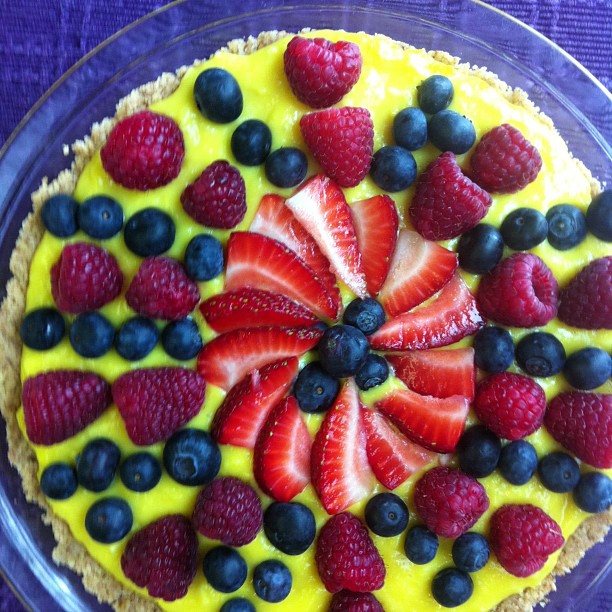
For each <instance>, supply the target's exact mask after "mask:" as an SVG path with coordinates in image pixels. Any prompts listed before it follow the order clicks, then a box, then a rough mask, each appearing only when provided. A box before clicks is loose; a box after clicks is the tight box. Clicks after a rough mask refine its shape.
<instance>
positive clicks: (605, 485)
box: [573, 472, 612, 513]
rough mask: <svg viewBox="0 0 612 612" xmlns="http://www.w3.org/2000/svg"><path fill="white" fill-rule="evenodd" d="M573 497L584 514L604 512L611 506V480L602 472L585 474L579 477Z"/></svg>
mask: <svg viewBox="0 0 612 612" xmlns="http://www.w3.org/2000/svg"><path fill="white" fill-rule="evenodd" d="M573 496H574V501H575V502H576V505H577V506H578V507H579V508H580V509H582V510H584V511H585V512H591V513H596V512H605V511H606V510H607V509H608V508H609V507H610V505H611V504H612V480H611V479H610V477H609V476H607V475H606V474H604V473H603V472H587V473H586V474H583V475H582V476H581V477H580V480H579V481H578V484H577V485H576V488H575V489H574V492H573Z"/></svg>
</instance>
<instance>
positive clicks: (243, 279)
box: [225, 232, 337, 319]
mask: <svg viewBox="0 0 612 612" xmlns="http://www.w3.org/2000/svg"><path fill="white" fill-rule="evenodd" d="M243 287H254V288H256V289H263V290H264V291H271V292H273V293H280V294H282V295H286V296H287V297H288V298H290V299H292V300H295V301H296V302H299V303H300V304H303V305H304V306H306V307H307V308H309V309H310V310H312V312H314V313H315V314H316V315H318V316H320V317H327V318H329V319H334V318H335V317H336V315H337V304H336V303H335V302H334V299H333V298H332V296H331V295H330V294H329V293H328V292H327V290H326V289H325V287H324V286H323V284H322V283H321V281H320V280H319V279H318V278H317V276H316V275H315V273H314V272H313V271H312V270H311V269H310V268H309V267H308V266H307V265H306V264H305V263H304V262H303V261H302V260H301V259H300V258H299V257H298V256H297V255H296V254H295V253H294V252H293V251H291V250H290V249H288V248H287V247H286V246H285V245H284V244H281V243H280V242H278V241H277V240H274V239H272V238H268V237H267V236H262V235H261V234H254V233H253V232H234V233H233V234H232V235H231V236H230V238H229V240H228V243H227V265H226V270H225V291H231V290H233V289H241V288H243Z"/></svg>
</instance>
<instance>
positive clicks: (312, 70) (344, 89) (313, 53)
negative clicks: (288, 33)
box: [284, 36, 361, 108]
mask: <svg viewBox="0 0 612 612" xmlns="http://www.w3.org/2000/svg"><path fill="white" fill-rule="evenodd" d="M284 64H285V75H286V76H287V80H288V81H289V85H290V86H291V89H292V90H293V93H294V94H295V97H296V98H297V99H298V100H299V101H300V102H303V103H304V104H307V105H308V106H310V107H312V108H326V107H328V106H331V105H332V104H336V102H339V101H340V100H341V99H342V98H343V97H344V96H345V94H347V93H348V92H349V91H350V90H351V89H352V88H353V85H355V83H356V82H357V80H358V79H359V75H360V74H361V52H360V51H359V47H358V46H357V45H356V44H354V43H351V42H346V41H339V42H336V43H333V42H331V41H329V40H325V39H323V38H313V39H307V38H302V37H301V36H295V37H294V38H293V39H291V41H290V42H289V44H288V45H287V49H286V51H285V55H284Z"/></svg>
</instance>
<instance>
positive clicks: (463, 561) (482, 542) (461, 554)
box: [452, 532, 490, 573]
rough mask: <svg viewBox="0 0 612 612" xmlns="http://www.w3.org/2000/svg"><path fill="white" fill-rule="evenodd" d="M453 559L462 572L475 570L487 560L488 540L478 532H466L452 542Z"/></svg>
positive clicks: (488, 552)
mask: <svg viewBox="0 0 612 612" xmlns="http://www.w3.org/2000/svg"><path fill="white" fill-rule="evenodd" d="M452 556H453V561H454V563H455V565H456V566H457V569H460V570H461V571H463V572H469V573H471V572H477V571H478V570H481V569H482V568H483V567H484V566H485V565H486V564H487V561H488V560H489V556H490V550H489V542H487V538H485V537H484V536H483V535H481V534H480V533H475V532H468V533H464V534H463V535H461V536H459V537H458V538H457V539H456V540H455V541H454V542H453V550H452Z"/></svg>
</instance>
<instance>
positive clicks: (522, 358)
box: [514, 332, 565, 377]
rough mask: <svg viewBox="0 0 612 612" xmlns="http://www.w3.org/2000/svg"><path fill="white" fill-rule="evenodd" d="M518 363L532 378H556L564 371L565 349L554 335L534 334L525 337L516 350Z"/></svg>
mask: <svg viewBox="0 0 612 612" xmlns="http://www.w3.org/2000/svg"><path fill="white" fill-rule="evenodd" d="M514 354H515V358H516V363H518V365H519V366H520V367H521V369H522V370H523V371H524V372H526V373H527V374H529V375H530V376H541V377H547V376H554V375H555V374H558V373H559V372H560V371H561V370H562V369H563V364H564V363H565V348H564V347H563V344H561V342H559V340H557V338H555V336H553V335H552V334H549V333H547V332H534V333H532V334H527V335H526V336H523V337H522V338H521V339H520V340H519V342H518V344H517V345H516V348H515V350H514Z"/></svg>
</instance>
